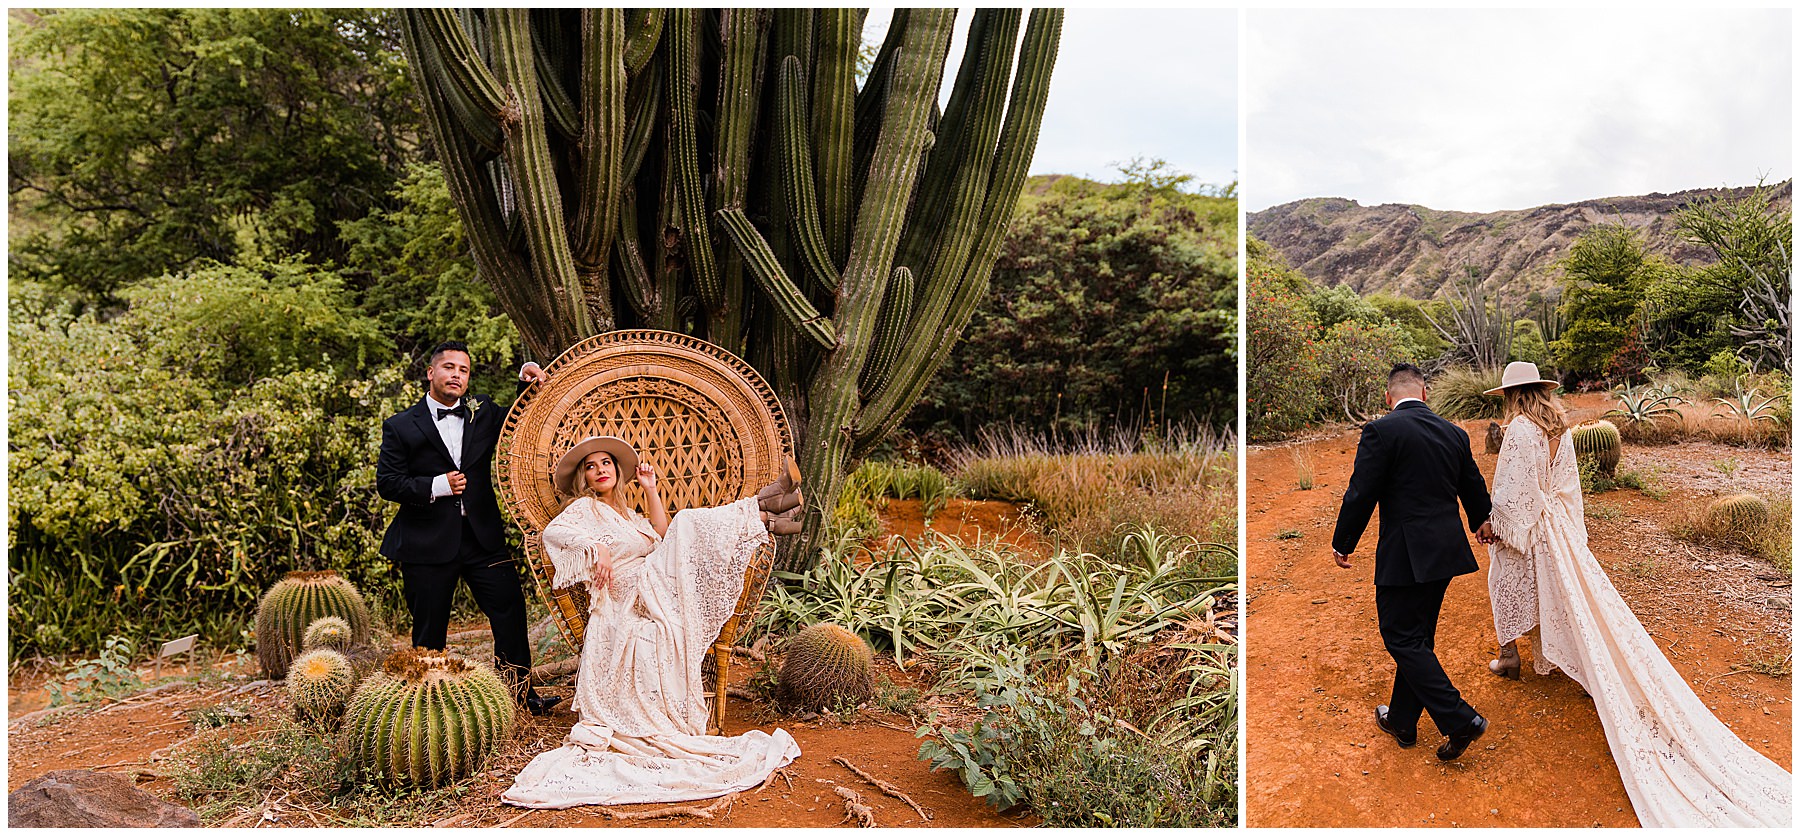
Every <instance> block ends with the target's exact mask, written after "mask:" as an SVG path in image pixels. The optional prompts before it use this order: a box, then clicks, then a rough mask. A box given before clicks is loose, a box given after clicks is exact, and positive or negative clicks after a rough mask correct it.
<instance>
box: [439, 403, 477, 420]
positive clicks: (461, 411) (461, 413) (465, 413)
mask: <svg viewBox="0 0 1800 836" xmlns="http://www.w3.org/2000/svg"><path fill="white" fill-rule="evenodd" d="M446 415H454V416H456V417H458V418H461V419H463V420H464V421H467V420H469V405H468V404H460V403H459V404H457V405H456V406H453V407H450V408H449V409H440V410H438V411H437V420H439V421H442V420H444V416H446Z"/></svg>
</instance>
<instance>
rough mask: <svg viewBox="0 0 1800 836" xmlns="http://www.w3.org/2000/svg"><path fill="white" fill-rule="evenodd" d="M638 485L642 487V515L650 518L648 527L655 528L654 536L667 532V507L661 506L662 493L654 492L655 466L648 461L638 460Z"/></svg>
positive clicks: (660, 535) (663, 534)
mask: <svg viewBox="0 0 1800 836" xmlns="http://www.w3.org/2000/svg"><path fill="white" fill-rule="evenodd" d="M637 483H638V487H640V488H643V489H644V516H646V517H649V518H650V527H651V528H654V529H656V536H658V537H662V536H665V535H667V534H668V533H669V509H667V508H665V507H663V501H662V494H660V493H657V492H656V468H654V467H651V466H650V463H649V462H642V461H641V462H638V467H637Z"/></svg>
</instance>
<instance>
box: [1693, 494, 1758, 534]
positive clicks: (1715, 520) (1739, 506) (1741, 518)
mask: <svg viewBox="0 0 1800 836" xmlns="http://www.w3.org/2000/svg"><path fill="white" fill-rule="evenodd" d="M1768 524H1769V502H1768V500H1765V499H1763V498H1762V497H1760V496H1757V495H1756V494H1753V493H1739V494H1732V495H1730V496H1721V497H1719V498H1718V499H1715V500H1713V501H1712V504H1711V505H1708V506H1707V508H1706V525H1707V527H1708V528H1710V529H1711V530H1712V531H1713V532H1715V533H1717V534H1720V535H1728V534H1733V533H1741V532H1752V531H1761V530H1762V529H1763V528H1764V527H1766V526H1768Z"/></svg>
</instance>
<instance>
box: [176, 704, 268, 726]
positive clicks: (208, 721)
mask: <svg viewBox="0 0 1800 836" xmlns="http://www.w3.org/2000/svg"><path fill="white" fill-rule="evenodd" d="M187 716H188V722H189V723H190V724H191V725H193V727H194V728H196V729H216V728H219V727H220V726H227V725H230V724H232V723H243V722H246V721H248V720H250V719H252V718H253V717H254V715H252V714H251V713H250V712H248V711H245V710H244V707H243V706H242V705H240V704H237V703H229V704H225V705H203V706H201V707H199V708H196V709H194V710H193V711H190V712H188V715H187Z"/></svg>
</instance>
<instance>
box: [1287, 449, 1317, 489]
mask: <svg viewBox="0 0 1800 836" xmlns="http://www.w3.org/2000/svg"><path fill="white" fill-rule="evenodd" d="M1288 452H1289V454H1290V455H1291V456H1293V459H1294V481H1295V482H1296V483H1298V485H1299V487H1300V490H1303V491H1310V490H1312V489H1313V457H1312V451H1311V450H1308V449H1306V448H1304V447H1295V448H1293V449H1292V450H1290V451H1288Z"/></svg>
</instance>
